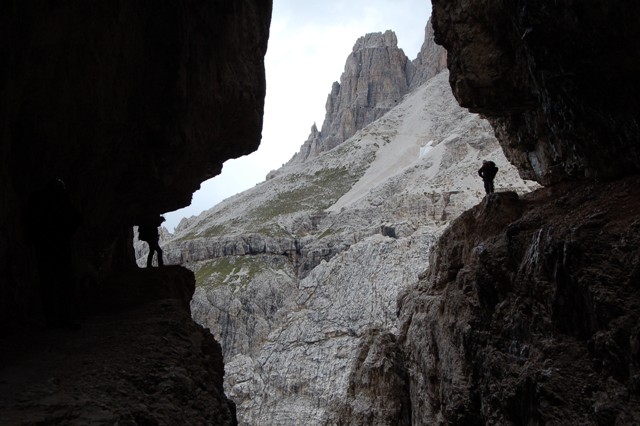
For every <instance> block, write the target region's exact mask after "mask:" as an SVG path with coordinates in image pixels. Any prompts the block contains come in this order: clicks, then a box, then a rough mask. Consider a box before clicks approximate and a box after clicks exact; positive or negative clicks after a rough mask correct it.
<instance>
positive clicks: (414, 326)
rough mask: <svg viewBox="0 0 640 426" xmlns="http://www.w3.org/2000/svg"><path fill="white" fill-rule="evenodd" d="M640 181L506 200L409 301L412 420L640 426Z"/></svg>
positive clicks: (468, 226) (465, 228)
mask: <svg viewBox="0 0 640 426" xmlns="http://www.w3.org/2000/svg"><path fill="white" fill-rule="evenodd" d="M639 184H640V178H639V177H637V176H634V177H630V178H626V179H623V180H619V181H616V182H611V183H603V184H595V183H593V184H588V185H578V184H561V185H557V186H554V187H552V188H545V189H541V190H538V191H536V192H534V193H531V194H528V195H526V196H524V197H522V198H518V196H517V195H516V194H515V193H508V192H507V193H496V194H494V195H492V196H490V197H487V198H485V200H484V201H483V202H482V203H481V204H479V205H478V206H476V207H474V208H473V209H471V210H469V211H467V212H465V213H463V214H462V215H461V216H460V217H459V218H458V219H456V220H455V221H454V222H453V223H452V225H451V227H450V228H449V229H448V230H447V231H446V232H445V233H444V234H443V236H442V237H441V238H440V240H439V241H438V243H437V246H436V248H435V250H434V251H433V254H432V259H431V267H430V269H429V271H428V273H427V274H426V276H425V277H424V279H422V280H421V281H420V282H419V283H418V285H416V286H415V287H414V288H413V289H411V290H410V291H409V292H407V293H406V294H404V295H403V296H401V298H400V300H399V311H398V312H399V318H400V330H401V331H400V337H399V343H398V344H397V348H398V350H399V351H400V352H401V353H402V354H403V356H404V357H405V358H404V368H405V369H406V371H409V372H411V374H410V375H409V388H410V397H411V401H412V416H413V420H414V424H421V421H423V420H420V419H432V421H433V423H430V424H460V425H462V424H572V425H573V424H576V425H577V424H624V425H630V424H635V422H637V420H638V419H639V418H640V398H639V397H638V396H639V395H640V267H639V266H638V265H639V262H640V249H639V247H640V246H639V243H640V220H639V217H640V216H639V215H638V212H640V190H639V189H638V188H639Z"/></svg>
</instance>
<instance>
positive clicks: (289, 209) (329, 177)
mask: <svg viewBox="0 0 640 426" xmlns="http://www.w3.org/2000/svg"><path fill="white" fill-rule="evenodd" d="M365 170H366V168H365V167H362V168H361V169H360V170H355V171H354V170H349V169H347V168H346V167H340V168H336V169H325V170H319V171H317V172H315V173H314V174H313V175H310V176H308V177H307V178H306V179H307V183H306V185H304V186H302V187H300V188H296V189H293V190H291V191H287V192H282V193H279V194H278V195H277V197H275V198H274V199H272V200H269V201H267V202H266V203H264V204H263V205H262V206H260V207H258V208H257V209H256V210H254V211H253V212H252V216H253V217H252V218H251V219H252V220H253V221H255V222H259V223H264V222H267V221H269V220H272V219H274V218H276V217H278V216H281V215H286V214H291V213H296V212H300V211H323V210H325V209H326V208H327V207H329V206H331V205H332V204H334V203H335V202H336V201H338V199H339V198H340V197H342V196H343V195H344V194H346V193H347V192H348V191H349V190H350V189H351V187H352V186H353V185H354V184H355V183H356V182H357V181H358V179H360V177H361V176H362V175H363V174H364V171H365Z"/></svg>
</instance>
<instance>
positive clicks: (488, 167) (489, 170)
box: [478, 160, 498, 194]
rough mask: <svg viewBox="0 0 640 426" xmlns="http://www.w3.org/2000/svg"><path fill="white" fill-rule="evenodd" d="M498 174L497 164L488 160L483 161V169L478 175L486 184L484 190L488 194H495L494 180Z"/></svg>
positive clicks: (481, 168)
mask: <svg viewBox="0 0 640 426" xmlns="http://www.w3.org/2000/svg"><path fill="white" fill-rule="evenodd" d="M497 173H498V168H497V167H496V163H494V162H493V161H487V160H483V161H482V167H480V170H478V174H479V175H480V177H481V178H482V181H483V182H484V190H485V191H486V192H487V194H491V193H492V192H493V179H495V177H496V174H497Z"/></svg>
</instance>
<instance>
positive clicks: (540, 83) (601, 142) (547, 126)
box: [432, 0, 640, 185]
mask: <svg viewBox="0 0 640 426" xmlns="http://www.w3.org/2000/svg"><path fill="white" fill-rule="evenodd" d="M432 3H433V27H434V31H435V37H436V42H437V43H439V44H442V45H443V46H444V47H445V48H446V49H447V51H448V52H449V56H448V66H449V70H450V83H451V87H452V89H453V92H454V94H455V96H456V98H457V99H458V101H459V102H460V104H461V105H462V106H464V107H467V108H469V109H470V110H471V111H472V112H478V113H481V114H482V115H484V116H485V117H487V118H488V119H489V120H490V121H491V123H492V124H493V126H494V128H495V130H496V135H497V137H498V139H499V140H500V142H501V144H502V146H503V149H504V151H505V154H506V155H507V158H509V159H510V161H511V162H512V163H513V164H514V165H516V166H517V167H518V168H519V169H520V171H521V175H522V177H523V178H526V179H532V180H536V181H538V182H539V183H541V184H543V185H549V184H553V183H557V182H560V181H564V180H582V179H594V178H595V179H608V178H616V177H621V176H625V175H628V174H630V173H635V172H637V171H638V169H639V167H640V166H639V165H640V139H639V138H638V135H639V134H640V128H639V125H638V119H637V112H638V111H639V110H640V85H638V84H637V76H638V73H639V72H640V27H639V26H638V25H637V23H638V22H639V21H640V5H639V4H638V3H637V2H631V1H626V0H617V1H605V0H594V1H582V0H563V1H554V2H548V1H544V0H534V1H531V0H517V1H503V0H474V1H464V0H455V1H448V0H433V2H432Z"/></svg>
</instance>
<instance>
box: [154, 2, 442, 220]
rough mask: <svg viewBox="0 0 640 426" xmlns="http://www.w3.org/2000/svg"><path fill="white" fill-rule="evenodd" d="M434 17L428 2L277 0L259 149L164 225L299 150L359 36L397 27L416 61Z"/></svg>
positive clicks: (258, 178) (244, 185)
mask: <svg viewBox="0 0 640 426" xmlns="http://www.w3.org/2000/svg"><path fill="white" fill-rule="evenodd" d="M430 15H431V1H430V0H274V1H273V15H272V19H271V30H270V35H269V46H268V49H267V55H266V57H265V67H266V73H267V96H266V99H265V114H264V124H263V129H262V142H261V143H260V148H259V149H258V150H257V151H256V152H254V153H252V154H250V155H248V156H244V157H241V158H239V159H235V160H229V161H227V162H226V163H224V167H223V169H222V174H220V175H219V176H216V177H215V178H213V179H210V180H208V181H206V182H203V183H202V185H201V188H200V190H199V191H196V193H194V194H193V199H192V202H191V205H190V206H189V207H185V208H183V209H180V210H177V211H175V212H171V213H167V214H165V215H164V216H165V218H166V219H167V221H166V222H165V223H164V226H166V227H167V228H168V229H169V230H171V231H172V230H173V228H174V227H175V226H176V225H177V224H178V223H179V222H180V219H182V218H183V217H189V216H192V215H198V214H200V213H201V212H202V211H203V210H207V209H209V208H211V207H213V206H214V205H216V204H217V203H219V202H220V201H222V200H224V199H225V198H228V197H230V196H232V195H234V194H237V193H239V192H242V191H244V190H246V189H249V188H251V187H253V186H254V185H256V184H257V183H260V182H262V181H264V179H265V177H266V175H267V173H269V172H270V171H271V170H275V169H277V168H279V167H280V166H282V164H284V163H286V162H287V161H288V160H289V159H290V158H291V157H292V156H293V154H295V153H296V152H297V151H298V149H299V148H300V146H301V145H302V143H303V142H304V141H305V140H306V139H307V136H309V133H310V130H311V126H312V125H313V123H314V122H315V123H317V125H318V128H320V127H321V126H322V121H323V120H324V114H325V109H324V107H325V102H326V100H327V95H328V94H329V92H330V91H331V84H332V83H333V82H334V81H339V80H340V75H341V74H342V71H343V70H344V64H345V62H346V59H347V56H348V55H349V54H350V53H351V50H352V48H353V45H354V44H355V42H356V40H357V39H358V38H359V37H362V36H363V35H365V34H367V33H371V32H384V31H386V30H393V31H395V33H396V35H397V37H398V45H399V46H400V48H402V49H403V50H404V53H405V54H406V55H407V56H408V57H409V59H411V60H413V59H415V58H416V56H417V54H418V52H419V50H420V47H421V46H422V42H423V41H424V27H425V25H426V23H427V20H428V19H429V16H430Z"/></svg>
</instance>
